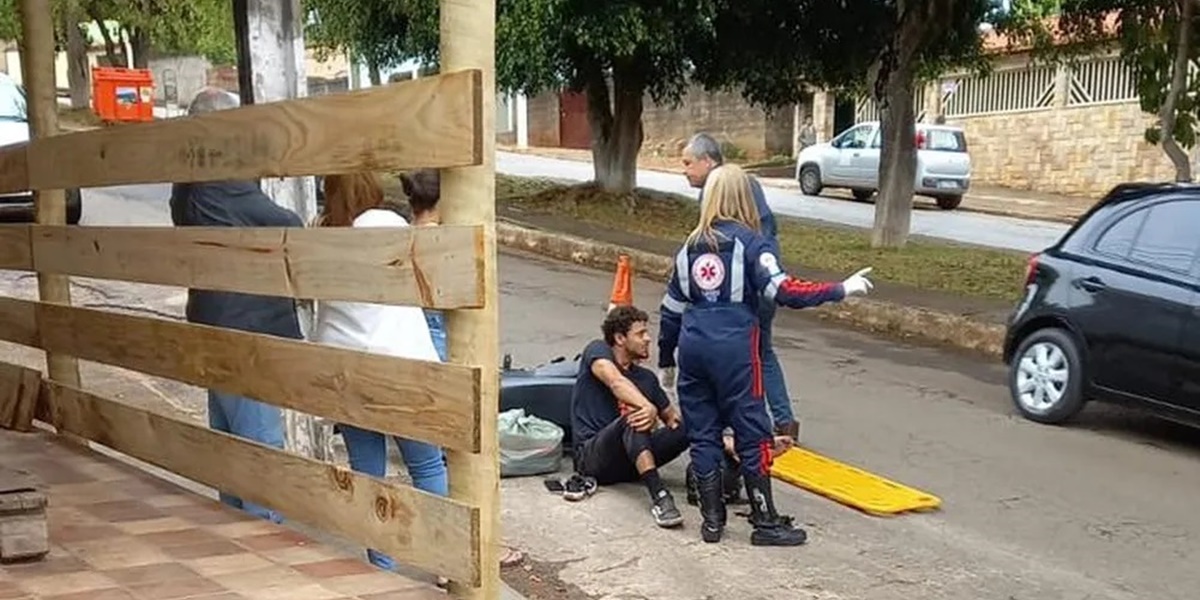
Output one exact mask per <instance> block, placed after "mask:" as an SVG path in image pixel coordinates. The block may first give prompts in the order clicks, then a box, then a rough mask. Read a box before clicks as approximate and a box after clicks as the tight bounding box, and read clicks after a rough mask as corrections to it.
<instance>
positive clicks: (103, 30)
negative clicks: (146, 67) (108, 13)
mask: <svg viewBox="0 0 1200 600" xmlns="http://www.w3.org/2000/svg"><path fill="white" fill-rule="evenodd" d="M88 16H89V17H91V18H92V20H93V21H95V22H96V28H97V29H99V30H100V37H101V38H102V39H103V40H104V56H105V58H107V59H108V64H109V66H112V67H127V66H129V65H128V64H127V63H126V62H125V46H123V45H122V46H120V52H117V49H118V46H117V41H116V40H114V39H113V37H112V34H111V33H110V32H109V31H108V28H107V27H105V26H104V17H103V16H101V15H100V14H99V13H97V12H96V11H95V10H94V9H93V10H89V11H88Z"/></svg>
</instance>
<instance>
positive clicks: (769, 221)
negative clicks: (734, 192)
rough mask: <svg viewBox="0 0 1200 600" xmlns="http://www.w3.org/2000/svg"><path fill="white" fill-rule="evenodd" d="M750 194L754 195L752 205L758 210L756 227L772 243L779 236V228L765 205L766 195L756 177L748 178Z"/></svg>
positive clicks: (768, 207) (769, 208) (767, 205)
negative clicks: (757, 226)
mask: <svg viewBox="0 0 1200 600" xmlns="http://www.w3.org/2000/svg"><path fill="white" fill-rule="evenodd" d="M750 192H751V193H752V194H753V195H754V204H755V206H756V208H758V225H759V228H760V229H761V230H762V234H763V235H764V236H766V237H767V239H769V240H772V241H774V240H775V238H777V237H778V236H779V227H778V225H777V224H776V223H775V213H774V212H773V211H772V210H771V205H769V204H767V194H766V192H764V191H763V188H762V184H761V183H759V182H758V178H757V177H751V178H750Z"/></svg>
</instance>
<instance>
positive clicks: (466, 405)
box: [36, 304, 496, 452]
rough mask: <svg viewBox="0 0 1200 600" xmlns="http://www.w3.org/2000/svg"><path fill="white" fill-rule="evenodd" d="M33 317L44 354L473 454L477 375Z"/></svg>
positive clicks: (69, 311)
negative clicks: (73, 357) (214, 391)
mask: <svg viewBox="0 0 1200 600" xmlns="http://www.w3.org/2000/svg"><path fill="white" fill-rule="evenodd" d="M36 310H37V318H38V327H39V330H40V334H41V335H40V339H39V340H38V341H39V342H40V345H41V347H42V348H43V349H44V350H46V351H47V352H62V353H64V354H70V355H72V356H77V357H79V358H81V359H83V360H92V361H96V362H99V363H104V364H108V365H114V366H118V367H124V368H126V369H133V370H135V371H141V372H143V373H149V374H151V375H157V376H159V377H167V378H170V379H175V380H178V381H182V382H185V383H190V384H192V385H197V386H201V387H206V388H213V389H219V390H222V391H225V392H227V393H231V394H240V395H243V396H247V397H250V398H255V399H258V400H262V401H264V402H269V403H271V404H275V405H278V406H283V407H286V408H290V409H293V410H298V411H302V412H306V413H309V414H312V415H317V416H322V417H326V418H328V419H333V420H334V421H337V422H340V423H350V424H352V425H357V426H359V427H363V428H366V429H373V430H376V431H383V432H387V433H392V434H396V435H402V436H405V437H409V438H413V439H418V440H423V441H426V442H430V443H433V444H438V445H440V446H444V447H448V448H455V449H458V450H464V451H468V452H472V451H477V448H478V445H479V437H480V436H479V426H478V423H479V421H478V417H477V415H478V412H479V406H478V404H479V379H480V369H479V368H478V367H467V366H463V365H456V364H443V363H438V362H428V361H420V360H408V359H402V358H395V357H391V356H383V355H380V354H369V353H366V352H357V351H353V350H345V349H342V348H333V347H330V346H323V345H319V344H311V343H307V342H302V341H297V340H289V339H284V338H277V337H272V336H268V335H260V334H255V333H247V332H243V331H234V330H231V329H223V328H219V327H208V326H205V325H196V324H192V323H179V322H175V321H167V320H164V319H153V318H146V317H138V316H131V315H122V314H118V313H112V312H106V311H100V310H91V309H85V308H74V307H69V306H60V305H55V304H39V305H36ZM492 370H493V371H494V370H496V369H495V368H493V369H492Z"/></svg>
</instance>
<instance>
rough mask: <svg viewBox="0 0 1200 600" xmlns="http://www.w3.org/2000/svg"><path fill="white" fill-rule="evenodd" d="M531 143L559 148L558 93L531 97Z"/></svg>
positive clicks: (532, 144) (531, 144)
mask: <svg viewBox="0 0 1200 600" xmlns="http://www.w3.org/2000/svg"><path fill="white" fill-rule="evenodd" d="M526 106H527V110H528V111H529V145H530V146H534V147H542V148H557V147H558V142H559V135H558V125H559V116H558V94H556V93H541V94H538V95H537V96H534V97H532V98H530V99H529V101H528V104H527V105H526Z"/></svg>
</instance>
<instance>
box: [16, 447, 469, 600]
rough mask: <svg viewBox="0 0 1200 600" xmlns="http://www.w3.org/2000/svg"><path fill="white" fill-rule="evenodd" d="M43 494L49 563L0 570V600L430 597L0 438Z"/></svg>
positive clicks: (179, 492) (150, 483)
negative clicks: (36, 480) (42, 486)
mask: <svg viewBox="0 0 1200 600" xmlns="http://www.w3.org/2000/svg"><path fill="white" fill-rule="evenodd" d="M0 457H3V460H4V463H3V464H4V466H6V467H8V468H17V469H26V470H28V471H30V472H31V473H33V474H35V475H37V476H38V477H39V478H41V479H42V481H43V482H44V483H45V484H46V486H47V488H48V491H47V498H48V500H49V508H48V509H47V514H48V522H49V528H50V543H51V552H50V554H49V555H48V556H47V557H46V558H44V559H42V560H41V561H37V562H32V563H27V564H15V565H13V564H10V565H2V566H0V600H17V599H20V600H177V599H179V600H182V599H188V600H423V599H426V598H429V599H438V598H441V599H445V598H447V596H446V595H445V594H444V593H442V592H441V591H440V590H438V589H437V588H434V587H432V586H429V585H427V584H424V583H421V582H418V581H415V580H413V579H409V578H406V577H403V576H401V575H397V574H393V573H386V572H383V571H380V570H378V569H375V568H374V567H372V566H371V565H370V564H368V563H366V562H365V561H363V560H361V559H359V558H357V557H353V556H348V555H346V554H344V553H340V552H339V551H337V550H334V549H332V548H331V547H328V546H325V545H322V544H320V543H317V542H314V541H312V540H310V539H307V538H305V537H304V536H302V535H300V534H298V533H296V532H294V531H291V530H290V529H287V528H285V527H281V526H278V525H274V524H272V523H268V522H265V521H262V520H259V519H255V518H253V517H249V516H247V515H245V514H244V513H242V512H240V511H235V510H231V509H228V508H226V507H225V506H223V505H221V504H219V503H217V502H216V501H214V500H210V499H208V498H205V497H203V496H199V495H197V494H194V493H192V492H190V491H188V490H185V489H183V488H180V487H178V486H175V485H173V484H171V483H168V482H165V481H163V480H160V479H158V478H156V477H154V476H152V475H149V474H146V473H144V472H142V471H140V470H137V469H135V468H133V467H130V466H127V465H124V464H122V463H120V462H117V461H115V460H113V459H111V458H109V457H106V456H104V455H101V454H98V453H95V452H92V451H89V450H86V449H77V448H75V447H72V446H71V445H69V444H66V443H62V442H59V441H56V440H55V439H54V438H53V437H52V436H50V435H47V434H18V433H13V432H9V431H0Z"/></svg>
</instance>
